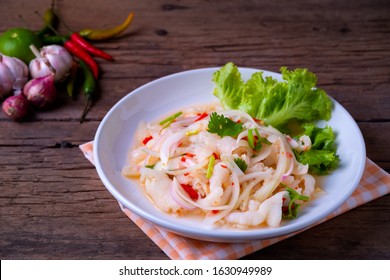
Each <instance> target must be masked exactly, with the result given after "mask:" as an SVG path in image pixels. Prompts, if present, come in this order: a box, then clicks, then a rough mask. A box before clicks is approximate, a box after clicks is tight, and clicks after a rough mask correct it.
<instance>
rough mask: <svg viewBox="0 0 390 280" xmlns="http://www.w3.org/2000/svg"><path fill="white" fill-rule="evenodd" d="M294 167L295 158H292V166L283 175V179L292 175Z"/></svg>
mask: <svg viewBox="0 0 390 280" xmlns="http://www.w3.org/2000/svg"><path fill="white" fill-rule="evenodd" d="M293 168H294V159H291V160H290V168H289V169H288V170H287V172H286V173H284V174H283V175H282V176H281V180H282V181H283V180H284V179H286V178H287V177H288V176H290V174H291V172H292V171H293Z"/></svg>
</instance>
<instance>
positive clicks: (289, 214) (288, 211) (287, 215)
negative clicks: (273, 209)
mask: <svg viewBox="0 0 390 280" xmlns="http://www.w3.org/2000/svg"><path fill="white" fill-rule="evenodd" d="M282 186H284V185H282ZM286 191H287V192H288V195H289V197H290V202H289V203H288V206H287V207H283V208H282V211H283V213H282V218H283V219H285V220H292V219H295V218H296V217H297V215H298V209H299V207H300V206H301V205H300V204H297V203H295V201H296V200H303V201H308V200H309V197H307V196H304V195H301V194H299V193H298V192H297V191H295V190H293V189H292V188H289V187H286Z"/></svg>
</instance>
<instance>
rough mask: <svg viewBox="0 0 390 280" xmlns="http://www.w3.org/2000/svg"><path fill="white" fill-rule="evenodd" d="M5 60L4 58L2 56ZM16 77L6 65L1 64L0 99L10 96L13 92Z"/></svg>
mask: <svg viewBox="0 0 390 280" xmlns="http://www.w3.org/2000/svg"><path fill="white" fill-rule="evenodd" d="M2 58H3V59H4V56H2ZM13 84H14V76H13V75H12V72H11V70H10V69H9V67H8V66H7V65H5V64H4V63H0V99H3V98H4V97H6V96H8V95H9V94H10V93H11V91H12V86H13Z"/></svg>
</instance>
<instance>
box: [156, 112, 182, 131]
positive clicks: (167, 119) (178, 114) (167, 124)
mask: <svg viewBox="0 0 390 280" xmlns="http://www.w3.org/2000/svg"><path fill="white" fill-rule="evenodd" d="M181 114H183V112H182V111H180V112H177V113H176V114H173V115H172V116H169V117H168V118H166V119H164V120H162V121H161V122H159V125H165V126H164V128H166V127H168V126H169V125H170V124H171V123H173V122H174V121H175V120H176V119H177V118H178V117H179V116H180V115H181Z"/></svg>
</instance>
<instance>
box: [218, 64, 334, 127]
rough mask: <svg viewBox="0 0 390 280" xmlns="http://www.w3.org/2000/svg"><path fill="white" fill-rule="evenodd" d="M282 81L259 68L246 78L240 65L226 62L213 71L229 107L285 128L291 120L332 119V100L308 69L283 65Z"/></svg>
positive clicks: (220, 94) (219, 93) (221, 99)
mask: <svg viewBox="0 0 390 280" xmlns="http://www.w3.org/2000/svg"><path fill="white" fill-rule="evenodd" d="M281 73H282V77H283V81H282V82H278V81H277V80H275V79H273V78H271V77H263V75H262V74H263V73H262V72H257V73H255V74H253V75H252V77H251V78H250V79H249V80H248V81H246V82H244V80H243V79H242V77H241V73H240V72H239V70H238V67H237V66H236V65H234V64H233V63H231V62H230V63H227V64H226V65H225V66H223V67H222V68H221V69H219V70H218V71H216V72H215V73H214V75H213V81H214V83H215V89H214V95H215V96H217V97H218V98H219V100H220V101H221V103H222V105H223V107H224V108H226V109H237V110H241V111H244V112H247V113H248V114H249V115H251V116H252V117H254V118H256V119H260V120H262V121H263V122H264V123H265V124H266V125H272V126H273V127H276V128H279V129H281V128H283V127H284V126H285V125H286V124H288V122H289V121H291V120H298V121H300V122H312V121H316V120H329V119H330V116H331V111H332V101H331V100H330V98H329V97H328V96H327V94H326V93H325V92H324V91H323V90H321V89H318V88H316V87H315V86H316V83H317V78H316V76H315V75H314V74H313V73H311V72H309V71H308V70H307V69H295V70H294V71H289V70H287V68H286V67H282V68H281Z"/></svg>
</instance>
